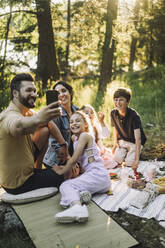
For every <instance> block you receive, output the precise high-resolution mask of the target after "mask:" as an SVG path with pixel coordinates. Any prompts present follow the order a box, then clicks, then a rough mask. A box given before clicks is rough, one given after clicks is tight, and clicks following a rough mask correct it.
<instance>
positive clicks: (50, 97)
mask: <svg viewBox="0 0 165 248" xmlns="http://www.w3.org/2000/svg"><path fill="white" fill-rule="evenodd" d="M58 95H59V93H58V91H57V90H47V91H46V104H47V105H48V104H50V103H53V102H57V101H58Z"/></svg>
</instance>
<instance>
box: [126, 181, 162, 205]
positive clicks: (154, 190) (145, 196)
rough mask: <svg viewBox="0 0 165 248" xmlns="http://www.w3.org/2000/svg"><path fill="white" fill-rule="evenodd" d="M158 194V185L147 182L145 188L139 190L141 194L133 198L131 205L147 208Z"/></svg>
mask: <svg viewBox="0 0 165 248" xmlns="http://www.w3.org/2000/svg"><path fill="white" fill-rule="evenodd" d="M158 194H159V191H158V187H157V186H155V185H153V184H151V183H147V184H146V187H145V188H144V190H143V191H141V192H139V194H138V195H136V197H134V198H133V199H132V201H131V202H130V205H132V206H133V207H136V208H140V209H142V208H145V207H146V206H147V205H148V203H150V202H151V201H153V200H154V199H155V198H156V196H157V195H158Z"/></svg>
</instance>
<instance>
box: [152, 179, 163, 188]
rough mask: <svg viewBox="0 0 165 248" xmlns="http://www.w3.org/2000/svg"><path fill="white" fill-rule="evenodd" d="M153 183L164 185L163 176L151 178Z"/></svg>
mask: <svg viewBox="0 0 165 248" xmlns="http://www.w3.org/2000/svg"><path fill="white" fill-rule="evenodd" d="M153 183H154V184H156V185H159V186H160V187H165V177H159V178H156V179H154V180H153Z"/></svg>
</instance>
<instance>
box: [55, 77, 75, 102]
mask: <svg viewBox="0 0 165 248" xmlns="http://www.w3.org/2000/svg"><path fill="white" fill-rule="evenodd" d="M59 84H61V85H63V86H64V87H65V88H66V89H67V90H68V91H69V94H70V96H71V102H72V99H73V88H72V86H71V85H69V84H68V83H66V82H65V81H62V80H60V81H57V82H56V83H55V84H54V86H53V90H55V88H56V86H57V85H59Z"/></svg>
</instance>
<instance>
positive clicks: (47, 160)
mask: <svg viewBox="0 0 165 248" xmlns="http://www.w3.org/2000/svg"><path fill="white" fill-rule="evenodd" d="M53 89H54V90H57V91H58V92H59V100H61V108H62V115H61V116H60V117H57V118H55V119H54V120H53V121H54V123H55V124H56V125H57V127H58V128H59V130H60V131H61V134H62V136H63V137H64V139H65V141H66V143H67V145H68V150H69V154H70V155H72V154H73V144H72V140H71V131H70V127H69V119H70V116H71V115H72V114H73V113H74V112H75V111H76V110H77V109H78V107H76V106H74V105H73V104H72V98H73V88H72V86H70V85H69V84H67V83H66V82H65V81H58V82H57V83H55V85H54V86H53ZM63 145H64V144H63ZM59 149H60V145H59V143H58V142H57V141H56V140H55V139H54V138H53V137H52V136H50V138H49V144H48V149H47V152H46V154H45V156H44V159H43V163H44V164H45V165H46V166H53V165H54V164H59V163H60V161H59V158H58V151H59Z"/></svg>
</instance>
